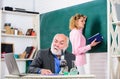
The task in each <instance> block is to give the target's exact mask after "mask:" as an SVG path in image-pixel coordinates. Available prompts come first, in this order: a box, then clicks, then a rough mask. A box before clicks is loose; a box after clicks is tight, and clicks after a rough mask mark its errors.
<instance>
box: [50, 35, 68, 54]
mask: <svg viewBox="0 0 120 79" xmlns="http://www.w3.org/2000/svg"><path fill="white" fill-rule="evenodd" d="M66 46H67V38H66V37H65V36H64V35H63V34H58V35H57V36H56V37H55V38H54V39H53V42H52V45H51V51H52V53H53V54H54V55H61V50H64V49H65V48H66Z"/></svg>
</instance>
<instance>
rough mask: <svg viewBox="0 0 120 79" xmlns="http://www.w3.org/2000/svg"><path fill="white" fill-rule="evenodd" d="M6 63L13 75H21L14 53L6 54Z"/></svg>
mask: <svg viewBox="0 0 120 79" xmlns="http://www.w3.org/2000/svg"><path fill="white" fill-rule="evenodd" d="M5 63H6V66H7V68H8V71H9V74H11V75H19V74H20V72H19V69H18V66H17V62H16V60H15V58H14V54H13V53H7V54H5Z"/></svg>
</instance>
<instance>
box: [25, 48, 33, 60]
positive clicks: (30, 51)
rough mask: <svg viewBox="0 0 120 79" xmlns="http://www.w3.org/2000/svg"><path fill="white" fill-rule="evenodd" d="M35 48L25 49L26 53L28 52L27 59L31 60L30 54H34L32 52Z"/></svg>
mask: <svg viewBox="0 0 120 79" xmlns="http://www.w3.org/2000/svg"><path fill="white" fill-rule="evenodd" d="M33 48H34V47H33V46H28V47H26V49H25V52H26V56H25V58H29V56H30V54H31V53H32V51H33Z"/></svg>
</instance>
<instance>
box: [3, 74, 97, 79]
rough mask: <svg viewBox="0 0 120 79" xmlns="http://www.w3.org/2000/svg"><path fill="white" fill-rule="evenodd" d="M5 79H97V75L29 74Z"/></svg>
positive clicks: (7, 76) (8, 76) (10, 76)
mask: <svg viewBox="0 0 120 79" xmlns="http://www.w3.org/2000/svg"><path fill="white" fill-rule="evenodd" d="M5 79H95V75H39V74H29V75H26V76H21V77H20V76H17V75H6V76H5Z"/></svg>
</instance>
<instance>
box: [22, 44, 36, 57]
mask: <svg viewBox="0 0 120 79" xmlns="http://www.w3.org/2000/svg"><path fill="white" fill-rule="evenodd" d="M36 50H37V48H36V47H34V46H27V47H26V49H25V51H24V53H23V54H21V55H20V58H25V59H33V58H34V56H35V53H36Z"/></svg>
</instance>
